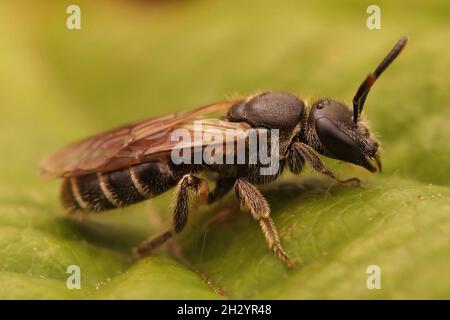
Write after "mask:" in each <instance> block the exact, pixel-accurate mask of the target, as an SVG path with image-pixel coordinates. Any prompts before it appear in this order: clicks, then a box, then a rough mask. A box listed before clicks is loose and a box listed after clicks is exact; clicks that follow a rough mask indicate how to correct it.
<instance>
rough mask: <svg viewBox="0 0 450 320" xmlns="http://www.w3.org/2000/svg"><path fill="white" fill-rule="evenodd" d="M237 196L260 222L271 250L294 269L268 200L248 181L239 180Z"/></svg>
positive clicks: (236, 187)
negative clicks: (282, 242) (279, 235)
mask: <svg viewBox="0 0 450 320" xmlns="http://www.w3.org/2000/svg"><path fill="white" fill-rule="evenodd" d="M234 188H235V191H236V196H237V197H238V199H239V201H240V203H241V205H245V206H246V207H248V208H249V209H250V212H251V214H252V215H253V217H254V218H255V219H256V221H258V222H259V225H260V227H261V229H262V231H263V233H264V236H265V238H266V241H267V244H268V245H269V248H270V249H272V250H273V252H274V253H275V254H276V255H277V257H278V258H279V259H281V260H282V261H283V262H284V263H286V264H287V265H288V267H293V266H294V265H295V261H294V260H292V259H291V258H289V256H288V255H287V254H286V252H285V251H284V250H283V247H282V246H281V242H280V238H279V237H278V232H277V230H276V227H275V225H274V223H273V220H272V218H271V217H270V207H269V204H268V203H267V201H266V199H264V197H263V195H262V194H261V193H260V192H259V190H258V189H257V188H256V187H255V186H253V185H252V184H251V183H250V182H248V180H247V179H238V180H236V183H235V185H234Z"/></svg>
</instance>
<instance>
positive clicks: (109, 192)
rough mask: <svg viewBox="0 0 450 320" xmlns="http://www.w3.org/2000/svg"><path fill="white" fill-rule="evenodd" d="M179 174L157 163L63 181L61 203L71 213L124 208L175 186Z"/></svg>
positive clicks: (166, 165) (168, 166) (165, 165)
mask: <svg viewBox="0 0 450 320" xmlns="http://www.w3.org/2000/svg"><path fill="white" fill-rule="evenodd" d="M175 171H179V170H175ZM180 174H182V173H181V172H174V170H173V169H172V168H171V166H170V165H169V164H168V163H166V162H157V163H142V164H139V165H135V166H132V167H130V168H127V169H122V170H118V171H112V172H107V173H92V174H87V175H82V176H75V177H70V178H65V179H64V181H63V185H62V188H61V201H62V204H63V206H64V207H65V208H67V209H68V210H69V211H72V212H74V211H103V210H110V209H115V208H119V207H124V206H127V205H130V204H133V203H136V202H140V201H143V200H146V199H149V198H152V197H154V196H157V195H159V194H161V193H163V192H165V191H167V190H168V189H170V188H172V187H173V186H175V185H176V184H177V182H178V180H179V179H180Z"/></svg>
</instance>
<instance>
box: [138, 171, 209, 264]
mask: <svg viewBox="0 0 450 320" xmlns="http://www.w3.org/2000/svg"><path fill="white" fill-rule="evenodd" d="M192 195H196V196H201V197H205V198H206V197H207V196H208V184H207V182H206V181H205V180H204V179H200V178H198V177H196V176H194V175H192V174H186V175H184V176H183V178H181V180H180V181H179V182H178V184H177V187H176V190H175V194H174V203H175V204H174V207H173V215H172V228H171V229H170V230H167V231H165V232H163V233H161V234H159V235H157V236H155V237H152V238H150V239H149V240H146V241H144V242H142V243H141V244H140V245H139V246H137V247H136V248H135V249H134V253H135V254H136V255H139V256H140V255H143V254H145V253H147V252H149V251H151V250H153V249H155V248H157V247H159V246H160V245H162V244H163V243H164V242H166V241H167V240H169V239H170V238H171V237H172V236H173V235H174V234H176V233H180V232H181V231H182V230H183V229H184V227H185V226H186V224H187V220H188V215H189V208H190V206H191V203H192Z"/></svg>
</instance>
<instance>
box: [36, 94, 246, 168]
mask: <svg viewBox="0 0 450 320" xmlns="http://www.w3.org/2000/svg"><path fill="white" fill-rule="evenodd" d="M238 101H240V99H237V100H228V101H224V102H220V103H215V104H211V105H207V106H203V107H200V108H197V109H194V110H190V111H186V112H181V113H174V114H170V115H167V116H163V117H156V118H151V119H147V120H144V121H141V122H137V123H133V124H128V125H125V126H122V127H119V128H117V129H113V130H110V131H108V132H105V133H101V134H97V135H95V136H92V137H89V138H86V139H84V140H81V141H79V142H76V143H73V144H70V145H68V146H67V147H65V148H63V149H61V150H59V151H56V152H55V153H53V154H50V155H49V156H47V157H45V158H43V159H42V160H41V161H40V169H41V171H42V173H43V174H49V175H56V176H77V175H83V174H88V173H92V172H107V171H113V170H118V169H121V168H126V167H129V166H131V165H134V164H137V163H141V162H149V161H158V159H160V158H161V157H167V156H170V152H171V150H172V149H173V148H175V147H182V144H180V141H172V140H173V139H172V133H173V132H174V130H176V129H181V128H182V129H185V130H187V132H190V133H191V134H192V135H194V133H195V131H196V130H197V131H199V130H201V131H202V132H203V131H204V132H208V131H219V132H222V133H223V134H225V135H226V134H228V129H241V130H245V129H247V128H249V126H248V125H247V124H245V123H231V122H228V121H222V120H219V119H211V120H204V121H202V124H203V125H202V128H201V129H199V128H198V126H195V125H194V124H195V123H194V121H195V118H197V117H199V116H204V115H206V114H208V113H212V112H219V111H221V112H224V111H225V110H228V108H229V107H230V106H232V105H233V104H235V103H237V102H238ZM244 132H245V131H244ZM197 133H199V132H197ZM244 136H245V133H241V136H240V137H238V138H237V139H245V137H244ZM206 142H211V141H204V140H202V139H200V140H196V141H191V146H203V145H204V144H206ZM184 147H188V145H184Z"/></svg>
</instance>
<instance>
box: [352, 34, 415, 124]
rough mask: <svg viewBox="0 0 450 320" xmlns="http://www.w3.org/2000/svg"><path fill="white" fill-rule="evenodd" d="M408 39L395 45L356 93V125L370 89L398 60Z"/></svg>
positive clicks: (354, 102) (354, 103) (404, 38)
mask: <svg viewBox="0 0 450 320" xmlns="http://www.w3.org/2000/svg"><path fill="white" fill-rule="evenodd" d="M407 42H408V38H407V37H406V36H403V37H401V38H400V40H398V42H397V43H396V44H395V46H394V48H392V50H391V51H390V52H389V53H388V55H387V56H386V57H385V58H384V59H383V61H382V62H381V63H380V64H379V65H378V67H377V68H376V69H375V72H373V73H370V74H369V75H368V76H367V78H366V79H365V80H364V81H363V83H361V85H360V86H359V88H358V91H356V94H355V97H354V98H353V122H354V123H355V124H356V123H357V122H358V116H359V115H360V114H361V112H362V109H363V107H364V102H366V98H367V95H368V94H369V91H370V88H372V86H373V84H374V83H375V81H376V80H377V79H378V77H379V76H380V75H381V74H382V73H383V71H384V70H386V69H387V67H389V65H390V64H391V63H392V61H394V60H395V58H397V56H398V55H399V54H400V52H402V50H403V48H404V47H405V45H406V43H407Z"/></svg>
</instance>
